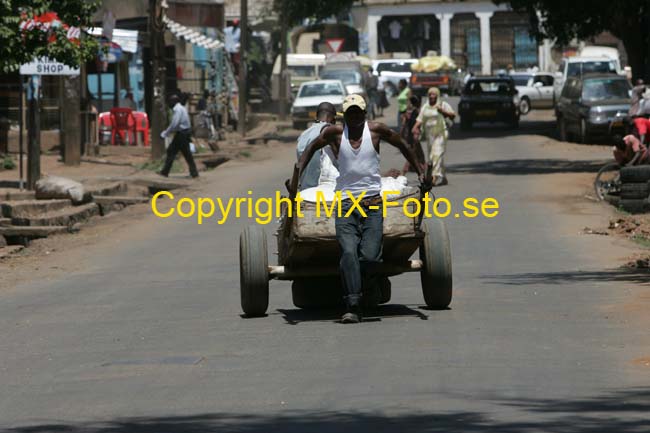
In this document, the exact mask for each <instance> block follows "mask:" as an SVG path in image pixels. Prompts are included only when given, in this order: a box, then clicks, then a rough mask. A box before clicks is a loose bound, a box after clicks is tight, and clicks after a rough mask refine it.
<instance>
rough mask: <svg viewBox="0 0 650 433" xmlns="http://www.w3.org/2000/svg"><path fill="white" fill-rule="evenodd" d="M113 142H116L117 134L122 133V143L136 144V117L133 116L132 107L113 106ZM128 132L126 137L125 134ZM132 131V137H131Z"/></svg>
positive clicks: (113, 143)
mask: <svg viewBox="0 0 650 433" xmlns="http://www.w3.org/2000/svg"><path fill="white" fill-rule="evenodd" d="M111 126H112V129H111V144H112V145H113V146H115V145H116V143H115V135H116V134H120V140H121V142H122V143H126V144H127V145H129V144H132V143H133V144H135V142H136V141H135V135H136V128H135V118H134V117H133V110H132V109H130V108H111ZM125 133H126V139H125V138H124V135H125ZM129 133H130V137H129Z"/></svg>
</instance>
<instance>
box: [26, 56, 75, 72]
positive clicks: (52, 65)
mask: <svg viewBox="0 0 650 433" xmlns="http://www.w3.org/2000/svg"><path fill="white" fill-rule="evenodd" d="M20 75H79V68H71V67H70V66H67V65H64V64H63V63H59V62H57V61H54V60H50V59H48V58H46V57H42V58H40V59H36V60H34V61H32V62H31V63H26V64H24V65H22V66H21V67H20Z"/></svg>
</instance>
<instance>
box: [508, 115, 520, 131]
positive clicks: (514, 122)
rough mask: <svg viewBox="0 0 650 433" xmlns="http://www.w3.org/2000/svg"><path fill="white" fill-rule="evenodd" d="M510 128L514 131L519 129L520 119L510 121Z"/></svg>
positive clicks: (515, 118)
mask: <svg viewBox="0 0 650 433" xmlns="http://www.w3.org/2000/svg"><path fill="white" fill-rule="evenodd" d="M510 128H512V129H517V128H519V117H514V118H513V119H512V120H511V121H510Z"/></svg>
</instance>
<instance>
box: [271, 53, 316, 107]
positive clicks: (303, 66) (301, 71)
mask: <svg viewBox="0 0 650 433" xmlns="http://www.w3.org/2000/svg"><path fill="white" fill-rule="evenodd" d="M281 63H282V59H281V57H280V56H278V57H276V59H275V63H274V64H273V75H272V77H271V99H273V100H274V101H277V100H279V99H280V72H281V71H280V67H281ZM323 65H325V54H287V71H288V72H289V77H290V78H289V79H290V80H291V94H292V95H295V94H296V92H297V91H298V89H299V88H300V85H301V84H302V83H305V82H307V81H313V80H317V79H318V76H319V73H320V69H321V67H322V66H323Z"/></svg>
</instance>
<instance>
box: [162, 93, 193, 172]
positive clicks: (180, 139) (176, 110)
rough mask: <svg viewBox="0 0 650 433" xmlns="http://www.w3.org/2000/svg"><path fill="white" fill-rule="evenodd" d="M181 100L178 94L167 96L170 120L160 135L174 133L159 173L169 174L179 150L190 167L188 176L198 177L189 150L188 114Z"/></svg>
mask: <svg viewBox="0 0 650 433" xmlns="http://www.w3.org/2000/svg"><path fill="white" fill-rule="evenodd" d="M181 102H185V101H181V98H180V97H179V96H178V95H172V96H170V98H169V106H170V108H171V109H172V111H173V114H172V120H171V122H170V124H169V126H168V127H167V129H165V130H164V131H163V132H162V133H161V134H160V136H161V137H162V138H167V137H168V136H169V135H170V134H172V133H175V134H174V138H173V139H172V142H171V143H170V144H169V147H168V148H167V158H166V160H165V165H164V166H163V169H162V170H160V172H159V174H160V175H162V176H165V177H167V176H169V170H171V168H172V164H173V163H174V159H175V158H176V155H177V154H178V152H181V153H182V154H183V157H184V158H185V161H186V162H187V165H188V166H189V168H190V176H192V177H199V172H198V170H197V169H196V164H195V163H194V158H193V157H192V152H191V150H190V141H191V140H192V126H191V124H190V116H189V114H188V113H187V109H186V108H185V106H184V105H183V104H182V103H181Z"/></svg>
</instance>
